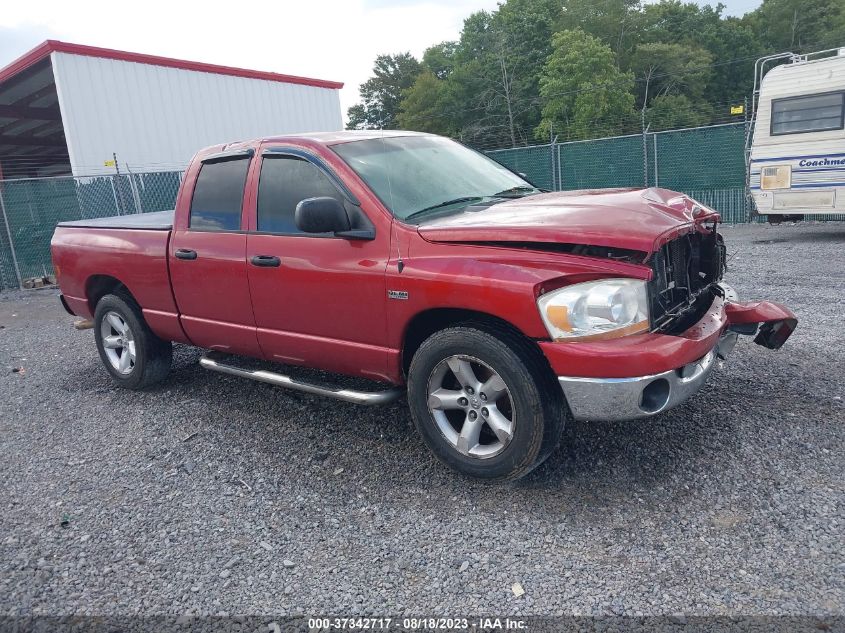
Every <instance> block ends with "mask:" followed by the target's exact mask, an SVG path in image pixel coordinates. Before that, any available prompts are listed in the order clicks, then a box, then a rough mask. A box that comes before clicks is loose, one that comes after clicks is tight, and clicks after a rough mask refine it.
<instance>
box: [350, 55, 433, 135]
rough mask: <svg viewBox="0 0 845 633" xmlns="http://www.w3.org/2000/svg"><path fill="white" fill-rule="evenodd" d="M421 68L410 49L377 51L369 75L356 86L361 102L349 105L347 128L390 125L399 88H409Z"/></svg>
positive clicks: (393, 119) (392, 126)
mask: <svg viewBox="0 0 845 633" xmlns="http://www.w3.org/2000/svg"><path fill="white" fill-rule="evenodd" d="M421 70H422V68H421V66H420V63H419V62H418V61H417V60H416V58H415V57H414V56H413V55H411V54H410V53H401V54H399V55H379V56H378V57H376V63H375V66H374V67H373V75H374V76H373V77H371V78H370V79H368V80H367V81H365V82H364V83H363V84H362V85H361V88H360V90H359V93H360V95H361V103H359V104H356V105H354V106H352V107H351V108H349V110H348V111H347V116H348V117H349V122H348V123H347V126H346V127H347V129H350V130H357V129H368V128H376V129H378V128H387V129H390V128H394V127H395V126H396V124H395V119H396V115H397V114H398V112H399V103H400V102H401V100H402V91H403V90H407V89H408V88H410V87H411V86H412V85H413V83H414V80H415V79H416V78H417V75H419V74H420V71H421Z"/></svg>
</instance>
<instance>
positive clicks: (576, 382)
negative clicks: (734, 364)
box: [558, 331, 738, 420]
mask: <svg viewBox="0 0 845 633" xmlns="http://www.w3.org/2000/svg"><path fill="white" fill-rule="evenodd" d="M737 337H738V335H737V333H736V332H730V331H728V332H726V333H725V334H724V335H722V337H721V339H720V340H719V344H718V345H717V346H716V347H714V348H713V349H712V350H710V351H709V352H707V354H705V355H704V356H703V357H702V358H700V359H698V360H697V361H695V362H694V363H690V364H689V365H684V366H683V367H679V368H677V369H672V370H669V371H665V372H663V373H661V374H654V375H651V376H636V377H634V378H569V377H566V376H559V377H558V381H559V382H560V386H561V388H562V389H563V393H564V395H565V396H566V401H567V402H568V403H569V408H570V409H571V410H572V415H573V416H575V419H576V420H634V419H636V418H646V417H649V416H652V415H657V414H658V413H662V412H663V411H666V410H668V409H671V408H672V407H674V406H677V405H679V404H681V403H682V402H683V401H684V400H686V399H687V398H689V397H690V396H692V395H693V394H694V393H695V392H696V391H698V390H699V389H701V386H702V385H703V384H704V383H705V382H706V380H707V377H708V376H709V375H710V372H711V371H713V367H714V366H715V365H716V360H717V358H726V357H727V355H728V354H730V352H731V351H732V350H733V347H734V345H735V344H736V340H737Z"/></svg>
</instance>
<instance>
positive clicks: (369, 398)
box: [200, 354, 405, 405]
mask: <svg viewBox="0 0 845 633" xmlns="http://www.w3.org/2000/svg"><path fill="white" fill-rule="evenodd" d="M200 365H201V366H202V367H205V368H206V369H210V370H211V371H217V372H220V373H221V374H229V375H230V376H239V377H240V378H249V379H250V380H257V381H258V382H266V383H268V384H270V385H275V386H277V387H284V388H285V389H293V390H294V391H303V392H305V393H310V394H314V395H317V396H326V397H328V398H334V399H335V400H343V401H344V402H351V403H353V404H365V405H373V404H387V403H389V402H393V401H395V400H398V399H399V398H401V397H402V394H404V393H405V390H404V389H402V388H401V387H394V388H393V389H388V390H386V391H356V390H354V389H339V388H332V387H320V386H318V385H312V384H310V383H307V382H300V381H298V380H295V379H293V378H291V377H290V376H285V375H284V374H279V373H276V372H274V371H264V370H262V369H242V368H240V367H235V366H234V365H227V364H225V363H221V362H219V361H218V360H215V359H214V358H212V356H211V354H206V355H205V356H203V357H202V358H200Z"/></svg>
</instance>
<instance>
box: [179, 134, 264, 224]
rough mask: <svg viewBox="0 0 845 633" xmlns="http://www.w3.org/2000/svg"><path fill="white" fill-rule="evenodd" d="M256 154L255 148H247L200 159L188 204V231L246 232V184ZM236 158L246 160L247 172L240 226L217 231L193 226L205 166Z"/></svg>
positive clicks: (239, 220)
mask: <svg viewBox="0 0 845 633" xmlns="http://www.w3.org/2000/svg"><path fill="white" fill-rule="evenodd" d="M254 154H255V150H253V149H252V148H249V149H245V150H235V151H231V152H219V153H217V154H212V155H210V156H206V157H205V158H202V159H200V169H199V171H198V172H197V175H196V178H194V184H193V187H192V188H191V201H190V203H189V204H188V226H187V227H185V230H186V231H193V232H194V233H226V234H233V233H245V231H244V230H243V229H242V227H243V221H244V201H245V200H246V186H247V184H248V183H249V169H250V165H251V164H252V158H253V156H254ZM236 160H245V161H246V174H245V176H244V190H243V191H242V192H241V211H240V214H239V215H238V228H237V229H226V230H223V231H217V230H215V229H206V228H198V227H193V226H191V220H193V218H194V196H195V195H196V193H197V183H198V182H199V180H200V176H201V175H202V170H203V168H204V167H205V166H206V165H209V164H210V165H215V164H217V163H223V162H234V161H236Z"/></svg>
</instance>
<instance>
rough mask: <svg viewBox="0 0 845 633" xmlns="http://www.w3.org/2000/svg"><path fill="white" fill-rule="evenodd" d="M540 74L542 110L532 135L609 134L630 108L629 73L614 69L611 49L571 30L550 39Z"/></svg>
mask: <svg viewBox="0 0 845 633" xmlns="http://www.w3.org/2000/svg"><path fill="white" fill-rule="evenodd" d="M552 47H553V48H552V54H551V55H550V56H549V59H548V61H547V62H546V65H545V66H544V67H543V72H542V74H541V75H540V96H541V97H542V99H543V104H544V105H543V110H542V113H541V119H540V124H539V125H538V126H537V129H536V136H537V138H541V139H546V138H549V135H550V134H552V133H553V131H554V130H555V129H556V130H559V131H564V130H565V131H566V132H567V133H568V136H569V137H570V138H590V137H592V136H596V135H608V134H614V133H616V132H618V131H620V128H621V124H622V123H623V122H625V121H626V120H627V119H629V118H630V116H631V114H632V112H633V108H634V95H633V94H632V92H631V91H632V90H633V87H634V76H633V75H632V74H631V73H628V72H622V71H620V70H619V68H617V66H616V61H615V59H614V55H613V51H611V50H610V47H609V46H608V45H607V44H603V43H602V42H601V40H599V39H598V38H596V37H593V36H592V35H588V34H587V33H584V31H581V30H580V29H576V30H573V31H561V32H560V33H556V34H555V35H554V37H553V38H552Z"/></svg>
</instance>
